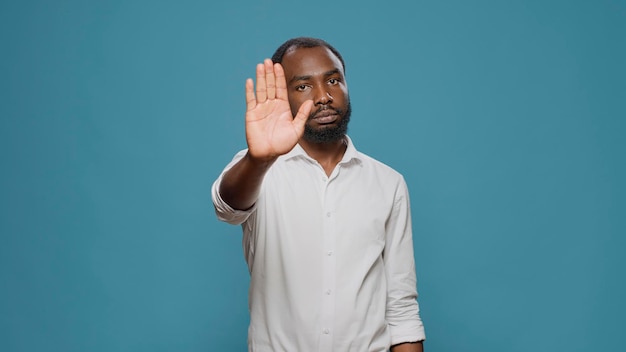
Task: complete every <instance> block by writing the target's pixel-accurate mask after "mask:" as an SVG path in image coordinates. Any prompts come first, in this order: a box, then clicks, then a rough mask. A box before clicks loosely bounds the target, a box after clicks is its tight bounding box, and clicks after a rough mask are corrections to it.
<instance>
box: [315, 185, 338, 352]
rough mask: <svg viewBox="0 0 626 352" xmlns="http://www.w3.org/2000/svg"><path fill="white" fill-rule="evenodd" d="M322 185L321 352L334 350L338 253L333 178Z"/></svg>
mask: <svg viewBox="0 0 626 352" xmlns="http://www.w3.org/2000/svg"><path fill="white" fill-rule="evenodd" d="M322 181H323V184H322V195H323V197H322V202H323V203H322V204H323V207H322V211H323V219H324V220H323V232H324V233H323V234H322V236H323V249H324V252H323V254H322V255H323V260H322V270H323V280H322V287H321V288H320V292H319V295H321V302H322V310H321V315H320V316H321V319H320V323H321V331H320V332H319V333H320V335H321V337H320V345H319V351H320V352H321V351H324V352H328V351H332V350H333V335H334V333H335V331H334V327H335V301H336V300H335V283H336V270H335V268H336V266H335V264H336V261H335V257H336V253H335V217H336V216H335V213H334V207H333V203H334V202H333V201H332V198H333V197H332V184H331V183H332V178H330V179H329V178H328V177H326V175H324V176H323V179H322Z"/></svg>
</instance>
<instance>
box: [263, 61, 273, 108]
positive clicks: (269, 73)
mask: <svg viewBox="0 0 626 352" xmlns="http://www.w3.org/2000/svg"><path fill="white" fill-rule="evenodd" d="M264 64H265V83H266V85H267V88H266V89H267V99H274V98H276V77H275V76H274V64H273V63H272V60H270V59H265V62H264Z"/></svg>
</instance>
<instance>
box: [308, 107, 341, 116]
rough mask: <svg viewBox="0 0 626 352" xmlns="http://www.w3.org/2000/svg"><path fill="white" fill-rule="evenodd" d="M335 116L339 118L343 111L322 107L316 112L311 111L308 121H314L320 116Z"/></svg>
mask: <svg viewBox="0 0 626 352" xmlns="http://www.w3.org/2000/svg"><path fill="white" fill-rule="evenodd" d="M322 113H323V114H325V115H326V114H329V113H330V114H337V115H339V116H343V110H342V109H335V108H331V107H328V106H322V107H320V108H319V109H317V110H316V111H311V113H310V114H309V119H314V118H315V117H317V116H318V115H320V114H322Z"/></svg>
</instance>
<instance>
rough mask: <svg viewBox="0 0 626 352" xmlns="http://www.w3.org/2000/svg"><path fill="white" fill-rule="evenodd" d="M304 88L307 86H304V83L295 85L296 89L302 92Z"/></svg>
mask: <svg viewBox="0 0 626 352" xmlns="http://www.w3.org/2000/svg"><path fill="white" fill-rule="evenodd" d="M306 89H307V86H306V85H304V84H301V85H299V86H296V90H297V91H298V92H303V91H304V90H306Z"/></svg>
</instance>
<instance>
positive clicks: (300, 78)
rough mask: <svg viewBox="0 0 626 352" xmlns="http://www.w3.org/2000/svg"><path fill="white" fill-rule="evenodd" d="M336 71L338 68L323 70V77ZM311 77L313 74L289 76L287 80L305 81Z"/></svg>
mask: <svg viewBox="0 0 626 352" xmlns="http://www.w3.org/2000/svg"><path fill="white" fill-rule="evenodd" d="M337 73H339V69H338V68H336V69H333V70H330V71H326V72H324V77H328V76H332V75H334V74H337ZM311 77H313V76H311V75H306V76H294V77H293V78H291V79H290V80H289V83H293V82H296V81H307V80H309V79H311Z"/></svg>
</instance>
